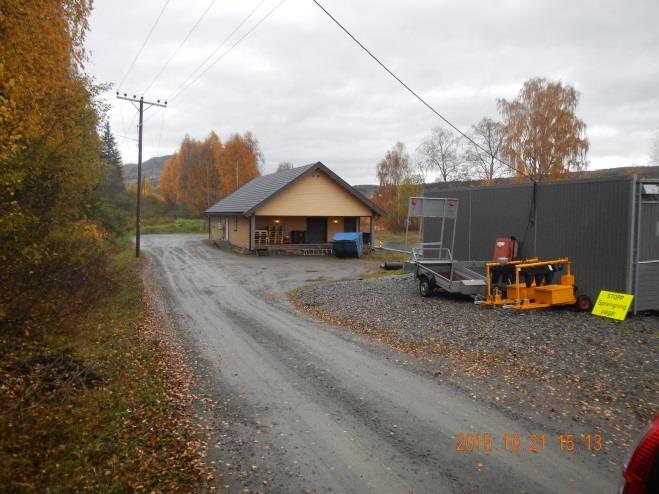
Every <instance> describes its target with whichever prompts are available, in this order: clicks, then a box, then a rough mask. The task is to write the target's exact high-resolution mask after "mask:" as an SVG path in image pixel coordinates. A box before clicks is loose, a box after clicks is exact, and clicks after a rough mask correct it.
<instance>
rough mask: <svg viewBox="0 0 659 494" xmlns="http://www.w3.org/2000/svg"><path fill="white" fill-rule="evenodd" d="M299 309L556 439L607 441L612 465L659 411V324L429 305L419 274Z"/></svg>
mask: <svg viewBox="0 0 659 494" xmlns="http://www.w3.org/2000/svg"><path fill="white" fill-rule="evenodd" d="M294 298H295V301H296V303H297V304H298V305H299V306H301V307H303V308H304V309H306V310H307V311H309V312H311V313H313V314H315V315H316V316H319V317H321V318H323V319H325V320H327V321H331V322H334V323H337V324H341V325H344V326H348V327H350V328H352V329H353V330H356V331H358V332H361V333H366V334H368V335H369V336H371V337H374V338H377V339H380V340H384V341H386V342H387V343H389V344H390V345H393V346H395V347H397V348H399V349H401V350H403V351H405V352H408V353H412V354H414V355H417V356H419V357H422V358H424V359H425V360H427V361H429V364H430V366H431V367H432V368H433V369H434V372H435V374H436V376H437V377H438V378H439V379H442V380H446V381H449V382H451V383H453V384H455V385H458V386H460V387H464V388H465V389H467V390H468V391H469V392H470V393H472V394H473V395H474V396H478V397H480V398H482V399H484V400H486V401H488V402H491V403H493V404H495V405H496V406H497V407H500V408H503V409H507V410H509V411H510V412H511V413H524V412H521V411H520V408H519V405H520V404H523V405H524V407H526V408H527V412H529V413H531V414H533V415H540V416H543V417H545V418H546V420H547V421H548V422H549V423H550V424H551V423H553V424H554V427H555V428H556V429H557V430H566V429H565V427H568V426H570V427H572V426H573V425H574V424H575V423H578V424H580V425H582V426H583V427H584V430H586V431H589V430H593V429H596V430H598V431H601V432H602V433H603V435H605V440H606V441H607V444H608V446H609V448H610V451H611V461H612V463H616V462H619V461H620V460H621V459H622V458H623V457H624V455H626V454H627V452H628V450H629V447H630V441H633V440H634V439H635V437H636V435H637V434H638V432H639V431H640V430H641V429H642V427H643V426H644V425H645V423H646V421H648V420H649V419H651V418H652V417H654V415H655V414H656V413H657V412H658V411H659V407H658V396H659V391H658V390H659V385H658V376H659V364H658V356H659V351H658V350H659V345H658V343H659V317H657V316H656V315H653V316H641V317H635V318H630V319H628V320H627V321H624V322H617V321H611V320H607V319H602V318H598V317H595V316H592V315H590V314H584V313H578V312H575V311H572V310H566V309H556V310H545V311H527V312H521V313H520V312H517V311H512V310H508V309H492V308H487V307H478V306H474V304H473V303H472V302H471V301H470V300H468V299H463V298H459V297H455V296H449V295H441V294H438V295H435V296H433V297H431V298H425V299H424V298H422V297H421V296H420V295H419V294H418V291H417V282H416V281H415V280H414V277H413V275H403V276H391V277H386V278H380V279H376V280H369V281H344V282H339V283H335V284H324V285H320V286H314V287H310V288H306V289H303V290H301V291H299V292H297V293H296V294H295V296H294Z"/></svg>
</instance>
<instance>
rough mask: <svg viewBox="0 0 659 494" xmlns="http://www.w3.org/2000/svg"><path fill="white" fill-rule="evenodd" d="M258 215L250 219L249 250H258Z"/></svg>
mask: <svg viewBox="0 0 659 494" xmlns="http://www.w3.org/2000/svg"><path fill="white" fill-rule="evenodd" d="M255 239H256V215H255V214H253V215H252V216H250V218H249V250H255V249H256V240H255Z"/></svg>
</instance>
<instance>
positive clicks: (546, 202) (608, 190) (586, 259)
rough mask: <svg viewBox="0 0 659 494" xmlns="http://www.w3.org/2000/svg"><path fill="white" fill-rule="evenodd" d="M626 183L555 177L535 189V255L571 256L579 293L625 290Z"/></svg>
mask: <svg viewBox="0 0 659 494" xmlns="http://www.w3.org/2000/svg"><path fill="white" fill-rule="evenodd" d="M631 194H632V189H631V184H630V182H629V180H628V179H621V180H615V181H611V180H608V181H592V182H558V183H552V184H546V185H541V186H540V187H539V190H538V223H537V228H538V255H539V256H541V257H543V258H552V257H563V256H567V257H569V258H570V260H571V261H573V263H574V264H573V268H574V274H575V277H576V283H577V287H578V289H579V290H578V292H579V293H584V294H586V295H588V296H590V297H591V298H593V300H594V299H595V297H596V296H597V295H598V293H599V291H600V290H611V291H617V292H625V291H627V273H628V269H629V262H630V253H629V250H630V242H631V241H630V234H631V232H630V229H629V223H630V217H631V210H630V208H631Z"/></svg>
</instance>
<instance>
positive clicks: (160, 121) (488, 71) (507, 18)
mask: <svg viewBox="0 0 659 494" xmlns="http://www.w3.org/2000/svg"><path fill="white" fill-rule="evenodd" d="M279 1H280V0H263V5H262V6H261V7H260V8H259V10H257V11H256V12H255V14H254V15H253V17H252V18H251V19H250V20H249V21H248V22H247V23H246V24H245V25H244V26H243V28H242V29H241V30H240V31H238V33H237V34H236V35H235V36H234V37H233V38H232V39H231V41H229V42H228V43H227V44H226V45H225V46H226V47H228V46H230V45H231V44H232V43H233V42H234V41H235V40H236V39H238V38H239V37H240V36H241V34H242V33H244V32H246V31H247V30H249V29H250V27H251V26H253V25H254V24H255V23H256V22H258V20H259V19H260V18H261V17H262V16H263V15H265V14H266V13H267V12H268V11H269V10H270V9H272V8H273V7H274V6H275V5H276V4H277V3H279ZM165 2H166V0H142V1H139V2H136V1H135V0H130V1H128V0H112V1H110V0H96V1H95V9H94V13H93V15H92V19H91V33H90V34H89V37H88V42H87V46H88V48H89V50H90V51H91V63H90V64H89V66H88V69H89V71H90V72H91V73H92V74H93V75H94V76H95V78H96V80H97V82H112V83H115V87H114V88H113V91H111V92H109V93H108V94H107V99H108V101H109V102H110V103H111V104H112V109H111V112H110V117H111V125H112V128H113V130H114V132H115V134H116V135H117V136H128V137H131V138H135V137H136V136H137V129H136V120H134V119H133V117H134V115H135V113H136V112H135V110H134V109H133V107H132V106H131V105H130V103H127V102H119V101H117V100H115V99H114V97H113V95H114V89H116V84H118V83H119V82H120V81H121V79H122V78H123V77H124V75H125V74H126V72H127V70H128V68H129V65H130V62H131V61H132V60H133V58H134V57H135V55H136V54H137V52H138V50H139V48H140V46H141V45H142V43H143V42H144V39H145V37H146V34H147V32H148V31H149V29H150V28H151V26H152V25H153V23H154V21H155V19H156V17H157V16H158V13H159V12H160V11H161V8H162V6H163V5H164V4H165ZM260 2H261V0H215V1H214V2H212V0H170V2H169V4H168V5H167V7H166V9H165V10H164V12H163V14H162V17H161V18H160V21H159V23H158V24H157V26H156V28H155V30H154V31H153V35H152V36H151V38H150V40H149V42H148V43H147V44H146V46H145V48H144V50H143V52H142V54H141V56H140V57H139V59H138V60H137V62H136V63H135V65H134V67H133V69H132V70H131V71H130V72H129V73H128V74H127V76H126V78H125V82H124V83H123V85H122V86H121V87H119V89H120V90H121V91H122V92H124V91H125V92H127V93H130V94H133V93H135V94H137V95H141V94H142V91H145V90H146V89H147V87H148V86H149V84H150V83H151V81H152V79H153V78H154V76H155V75H156V74H157V73H158V71H160V69H161V68H162V67H163V65H164V64H165V62H166V61H167V59H168V58H169V57H170V56H171V55H172V53H173V52H174V51H175V50H176V48H177V47H178V46H179V44H180V43H181V41H182V40H183V38H184V37H185V35H186V34H187V33H188V32H189V30H190V29H191V28H192V26H193V25H194V23H195V22H196V21H197V20H198V19H199V17H200V16H201V14H202V12H204V10H206V8H207V7H208V6H209V5H211V3H212V6H211V8H210V10H209V11H208V13H207V15H206V16H205V17H204V18H203V20H202V21H201V23H200V24H199V25H198V27H197V28H196V30H195V31H194V32H193V33H192V35H191V36H190V37H189V39H188V40H187V42H186V43H185V44H184V45H183V46H182V47H181V49H180V50H179V52H178V53H177V55H176V57H174V58H173V59H172V61H171V63H170V65H169V66H168V67H167V68H166V70H164V71H163V73H162V74H161V75H160V76H159V77H158V78H157V80H156V81H155V83H154V84H153V85H152V87H151V88H150V89H149V90H148V91H147V92H146V93H145V94H144V96H145V99H154V100H155V99H158V98H160V99H164V98H167V97H170V96H171V95H172V93H173V92H174V90H175V89H176V88H177V87H178V86H179V85H180V84H181V83H182V82H183V81H184V80H185V79H186V77H188V75H189V74H190V73H191V72H192V71H193V70H194V69H195V68H196V67H197V66H198V65H199V64H200V63H201V62H202V61H203V60H204V59H205V58H206V57H207V56H208V55H209V54H210V53H211V52H212V51H213V50H215V48H216V47H217V46H218V44H219V43H220V42H221V41H222V40H223V39H224V38H225V37H226V36H227V35H228V34H229V33H230V32H231V31H232V30H233V29H234V28H235V27H236V26H237V25H238V24H239V23H240V22H241V21H242V20H243V19H244V17H245V16H247V14H248V13H249V12H250V11H251V10H252V9H253V8H254V7H256V6H257V5H258V4H259V3H260ZM321 3H324V5H325V6H326V8H328V10H330V12H332V13H333V14H334V15H335V16H336V17H337V18H338V19H339V20H340V21H342V22H343V23H344V25H345V26H346V27H348V29H350V30H351V31H352V32H353V33H354V34H355V35H356V36H357V37H358V38H359V39H360V40H361V41H362V42H364V43H365V44H366V46H367V47H369V48H370V49H371V50H372V51H374V52H375V54H376V55H378V56H379V57H380V58H381V59H382V60H383V61H384V62H385V63H387V64H388V65H389V66H390V67H391V68H392V69H393V70H394V71H395V72H397V73H398V75H399V76H400V77H401V78H402V79H403V80H404V81H406V82H407V83H408V84H409V85H411V86H412V87H413V88H414V89H416V90H417V92H419V93H420V94H421V95H422V96H424V97H425V98H426V99H428V100H429V101H430V102H431V104H433V105H435V107H436V108H438V109H439V111H440V112H443V114H444V115H445V116H446V117H447V118H449V119H450V120H452V121H453V122H454V123H455V124H456V125H457V126H458V127H459V128H461V129H463V130H468V128H469V127H470V126H471V125H472V124H474V123H476V122H477V121H478V120H480V118H482V117H483V116H490V117H493V118H497V111H496V99H497V98H508V99H510V98H513V97H515V95H516V94H517V92H518V91H519V89H520V87H521V86H522V84H523V82H524V81H526V80H527V79H529V78H532V77H538V76H541V77H546V78H548V79H550V80H561V81H563V82H565V83H569V84H571V85H573V86H574V87H576V89H577V90H578V91H579V92H580V94H581V100H580V104H579V108H578V116H579V117H580V118H582V119H583V120H584V121H585V122H586V124H587V125H588V137H589V139H590V152H589V160H590V168H592V169H595V168H607V167H615V166H624V165H630V164H646V163H647V161H648V157H649V153H650V149H651V143H652V140H653V137H654V136H655V135H656V132H657V129H658V128H659V1H657V0H634V1H623V0H619V1H613V0H610V1H602V0H598V1H574V0H572V1H563V0H551V1H531V0H526V1H521V0H519V1H518V0H508V1H487V0H482V1H476V0H473V1H465V0H460V1H458V0H453V1H420V0H407V1H405V2H401V1H389V0H386V1H385V0H380V1H377V2H376V1H366V0H353V1H348V0H324V2H321ZM224 50H225V48H222V49H221V50H219V51H218V52H217V55H216V57H217V56H219V55H220V54H222V53H223V52H224ZM211 60H213V59H211ZM150 114H152V115H153V116H150ZM441 124H442V122H440V121H439V120H438V119H437V117H436V116H434V115H433V114H432V113H430V111H429V110H428V109H426V108H425V107H423V106H422V105H421V104H420V103H419V102H418V101H417V100H415V99H414V98H413V97H412V96H411V95H410V94H409V93H407V92H406V91H404V90H403V89H402V88H401V87H400V86H399V85H398V84H397V83H396V82H395V81H394V80H393V79H391V78H390V77H389V76H388V75H387V74H386V73H385V72H384V71H383V70H382V69H381V68H380V67H378V66H377V65H376V64H375V63H374V62H373V61H372V60H371V59H370V58H368V57H367V56H366V55H365V54H364V53H363V52H362V51H361V50H359V49H358V48H357V46H356V45H354V44H353V42H352V41H351V40H349V39H348V38H347V37H346V35H345V34H344V33H343V32H341V31H340V30H339V29H338V28H337V26H336V25H334V24H332V23H331V21H330V20H329V19H328V18H327V17H326V16H325V15H324V14H323V13H322V11H321V10H320V9H318V7H316V6H315V5H314V3H313V2H312V1H311V0H286V1H285V2H284V3H283V5H281V7H280V8H279V9H277V10H276V11H275V12H274V13H273V14H272V15H271V16H270V17H269V18H268V19H266V20H265V21H264V22H263V24H261V25H260V26H259V27H258V28H257V29H256V30H255V31H254V32H253V33H252V34H251V35H250V36H248V37H247V38H246V39H245V40H244V41H242V42H241V43H240V44H238V45H237V46H236V48H234V49H233V50H232V51H231V52H230V53H229V54H228V55H227V56H225V57H224V58H223V59H222V60H221V61H220V62H219V63H217V64H216V65H215V66H214V67H213V68H211V69H210V70H208V72H206V73H205V74H204V75H203V76H202V77H200V78H199V80H198V81H197V82H196V83H195V84H193V85H191V86H190V87H188V88H187V89H185V90H184V91H183V92H182V93H181V94H180V95H179V96H178V97H176V98H175V99H174V100H173V101H171V102H170V104H169V108H167V110H165V111H161V112H158V113H156V112H155V110H154V109H151V110H149V111H148V112H147V120H146V123H145V127H144V144H145V145H144V149H145V152H144V157H145V159H146V158H149V157H153V156H160V155H164V154H169V153H172V152H173V151H174V150H175V149H176V148H177V147H178V145H179V143H180V141H181V139H182V138H183V136H184V135H185V134H186V133H187V134H190V135H191V136H193V137H195V138H203V137H205V136H206V135H207V134H208V133H209V132H210V131H211V130H215V131H216V132H217V133H218V134H220V136H221V137H223V138H224V137H227V136H228V135H229V134H230V133H233V132H241V133H242V132H244V131H247V130H250V131H252V132H253V133H254V135H255V136H256V137H257V138H258V140H259V142H260V144H261V148H262V150H263V154H264V157H265V167H264V171H265V172H269V171H273V170H274V168H275V167H276V165H277V163H279V162H281V161H290V162H292V163H294V164H295V165H302V164H306V163H310V162H315V161H322V162H323V163H325V164H326V165H328V166H329V167H330V168H332V169H333V170H334V171H336V172H337V173H338V174H339V175H341V176H342V177H344V178H345V179H346V180H348V181H349V182H351V183H353V184H360V183H375V181H376V179H375V167H376V164H377V162H378V161H379V160H380V159H381V158H382V157H383V155H384V153H385V152H386V150H387V149H388V148H390V147H391V146H392V145H393V144H394V143H395V142H396V141H398V140H400V141H402V142H404V143H405V144H406V145H407V148H408V151H410V153H411V154H412V155H413V154H414V150H415V149H416V147H417V146H418V144H419V142H420V141H421V139H422V138H423V137H424V136H425V135H426V134H428V132H429V130H430V129H431V128H432V127H434V126H437V125H441ZM118 141H119V143H120V145H121V151H122V154H123V157H124V161H125V162H135V161H137V146H136V143H135V142H134V141H131V140H128V139H126V138H123V137H121V138H119V137H118Z"/></svg>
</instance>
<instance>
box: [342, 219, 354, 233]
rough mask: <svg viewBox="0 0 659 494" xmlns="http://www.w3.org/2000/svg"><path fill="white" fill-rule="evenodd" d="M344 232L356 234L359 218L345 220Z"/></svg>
mask: <svg viewBox="0 0 659 494" xmlns="http://www.w3.org/2000/svg"><path fill="white" fill-rule="evenodd" d="M343 231H344V232H356V231H357V218H343Z"/></svg>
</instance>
